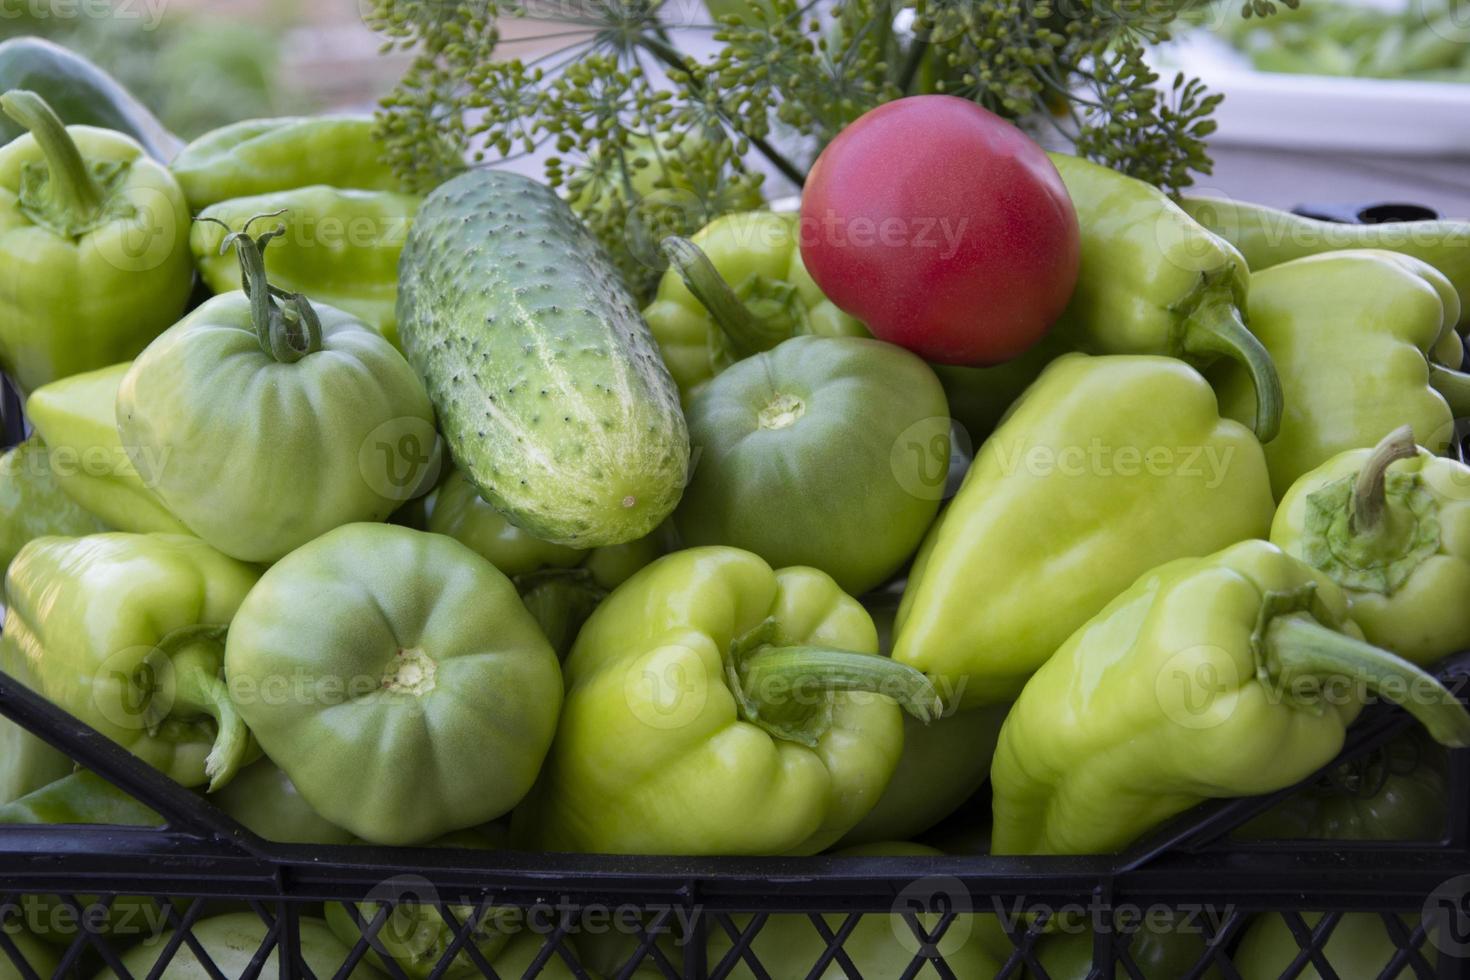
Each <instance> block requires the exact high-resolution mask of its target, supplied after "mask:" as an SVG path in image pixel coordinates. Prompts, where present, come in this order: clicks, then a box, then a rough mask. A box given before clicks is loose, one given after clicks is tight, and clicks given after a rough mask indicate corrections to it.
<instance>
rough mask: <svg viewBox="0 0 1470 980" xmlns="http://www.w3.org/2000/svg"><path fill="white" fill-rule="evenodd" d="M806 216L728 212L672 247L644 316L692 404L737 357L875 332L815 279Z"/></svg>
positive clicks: (763, 212) (682, 390)
mask: <svg viewBox="0 0 1470 980" xmlns="http://www.w3.org/2000/svg"><path fill="white" fill-rule="evenodd" d="M800 222H801V217H800V215H798V214H796V213H785V212H782V213H778V212H772V211H744V212H738V213H735V214H727V215H723V216H721V217H719V218H716V219H715V220H714V221H711V222H710V223H709V224H708V225H705V226H704V227H703V228H701V229H700V230H699V231H698V232H697V233H696V234H695V235H694V237H693V238H691V239H690V240H689V242H687V243H683V247H676V250H675V251H673V252H671V253H670V257H671V261H670V265H669V269H668V271H666V272H665V273H664V275H663V278H662V279H660V280H659V284H658V294H657V295H656V296H655V297H654V299H653V302H652V303H650V304H649V305H648V306H647V307H645V308H644V310H643V317H644V319H645V320H647V321H648V328H649V330H651V331H652V332H653V338H654V340H656V341H658V346H659V350H660V352H661V353H662V354H663V358H664V363H665V364H666V365H668V368H669V373H670V374H672V375H673V377H674V383H675V384H677V385H678V386H679V394H680V395H681V396H683V398H684V399H685V400H686V402H687V400H688V399H689V397H690V396H692V395H693V394H694V392H695V391H697V390H698V389H699V388H700V387H701V386H702V385H704V384H705V383H706V382H707V381H709V379H710V378H712V377H714V376H715V375H717V374H719V373H720V372H721V371H723V370H725V369H726V368H727V367H729V366H730V365H731V364H733V363H735V362H736V361H738V360H740V359H742V358H745V357H749V356H750V355H752V354H757V353H759V352H761V351H763V350H769V349H770V348H772V347H774V346H776V345H777V344H778V343H780V342H781V341H783V340H785V339H787V338H788V337H794V336H798V335H802V334H813V335H816V336H819V337H866V336H869V334H868V331H867V328H865V327H864V326H863V325H862V324H861V323H860V322H858V321H857V320H856V319H854V318H853V317H851V316H849V315H847V314H846V313H843V312H842V311H841V310H839V309H838V308H837V307H836V306H835V305H833V303H832V301H831V300H829V299H827V297H826V296H824V295H823V294H822V290H821V289H820V288H818V286H817V284H816V283H815V282H813V281H812V277H811V275H810V274H809V273H808V272H807V271H806V266H805V265H804V264H803V263H802V260H801V249H800V247H799V244H800V237H799V228H800ZM691 243H692V245H693V246H695V248H693V249H691V248H689V247H688V246H689V244H691ZM701 253H702V254H701ZM690 285H693V286H694V288H695V290H696V291H695V292H691V291H690Z"/></svg>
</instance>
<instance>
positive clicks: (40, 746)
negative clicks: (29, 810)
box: [0, 636, 75, 803]
mask: <svg viewBox="0 0 1470 980" xmlns="http://www.w3.org/2000/svg"><path fill="white" fill-rule="evenodd" d="M0 671H4V672H5V673H6V674H8V675H10V677H11V678H12V679H14V680H16V681H18V682H20V683H21V684H24V685H25V686H26V687H29V688H32V689H34V688H35V687H36V679H35V677H34V675H32V673H31V668H30V664H28V663H27V662H26V659H25V658H24V657H23V656H21V654H20V651H19V650H18V649H17V648H16V647H15V645H14V644H9V643H6V642H5V641H4V638H3V636H0ZM74 768H75V765H74V764H73V762H72V761H71V759H69V758H67V757H66V756H65V755H63V754H62V753H61V752H59V751H57V750H56V749H53V748H52V747H51V746H50V745H49V744H47V743H46V742H44V741H42V740H41V739H40V738H39V737H37V736H35V735H32V734H31V733H30V731H29V730H27V729H25V728H22V727H20V725H18V724H16V723H15V722H13V721H11V720H10V719H9V718H5V717H0V803H11V802H13V801H15V800H18V799H20V798H21V797H23V796H26V795H27V794H29V793H33V792H35V791H36V790H38V789H41V788H42V787H44V786H49V785H50V784H51V783H53V782H55V781H56V780H58V779H61V778H62V777H64V776H67V775H70V774H71V772H72V770H73V769H74Z"/></svg>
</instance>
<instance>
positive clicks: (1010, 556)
mask: <svg viewBox="0 0 1470 980" xmlns="http://www.w3.org/2000/svg"><path fill="white" fill-rule="evenodd" d="M1162 405H1167V406H1169V408H1168V411H1161V410H1160V409H1159V406H1162ZM1271 509H1272V504H1271V491H1270V486H1269V483H1268V480H1267V476H1266V463H1265V458H1264V456H1263V455H1262V453H1261V446H1260V444H1259V443H1258V442H1256V439H1255V437H1254V436H1253V435H1251V433H1250V430H1248V429H1246V428H1245V427H1244V426H1242V425H1240V424H1239V423H1237V422H1233V421H1230V420H1229V419H1222V418H1220V416H1219V413H1218V410H1217V409H1216V406H1215V395H1214V392H1212V391H1211V390H1210V386H1209V385H1208V384H1207V383H1206V382H1205V380H1204V378H1202V377H1200V375H1199V374H1198V373H1197V372H1196V371H1195V370H1194V369H1193V368H1191V367H1190V366H1189V365H1187V364H1185V363H1183V362H1182V361H1177V360H1174V359H1172V358H1164V357H1143V356H1123V355H1115V356H1110V357H1088V356H1087V355H1083V354H1069V355H1066V356H1063V357H1061V358H1059V359H1058V360H1056V361H1054V362H1053V363H1052V364H1051V366H1050V367H1048V368H1047V369H1046V371H1045V372H1043V373H1042V375H1041V377H1040V379H1038V380H1037V382H1036V383H1035V384H1034V385H1032V386H1031V387H1030V388H1029V389H1028V390H1027V392H1026V394H1025V395H1024V396H1023V397H1022V398H1021V400H1020V401H1019V402H1018V403H1017V404H1016V406H1015V408H1014V409H1013V410H1012V412H1011V415H1010V416H1009V417H1008V418H1007V419H1006V421H1005V422H1004V423H1002V424H1001V427H1000V428H999V429H997V430H996V431H995V433H994V434H993V435H992V436H991V437H990V439H988V440H987V441H986V442H985V444H984V445H983V446H982V447H981V449H980V452H979V455H977V456H976V457H975V462H974V464H973V465H972V466H971V468H970V472H969V474H968V475H967V476H966V477H965V482H964V483H963V484H962V485H961V487H960V490H959V492H958V493H957V494H956V495H955V497H954V499H953V500H952V501H951V502H950V504H949V507H948V509H947V510H945V511H944V512H943V513H942V514H941V515H940V517H939V520H938V522H937V523H936V524H935V526H934V527H933V528H932V529H931V530H930V532H929V536H928V538H927V539H926V540H925V542H924V545H923V547H922V548H921V549H920V551H919V556H918V557H917V558H916V559H915V561H914V565H913V568H912V569H911V571H910V573H909V582H908V587H907V588H906V589H905V591H904V596H903V602H902V604H901V605H900V606H899V611H898V626H897V629H898V634H897V639H896V641H895V644H894V652H893V656H894V659H895V660H898V661H900V662H902V663H906V664H909V665H911V666H913V667H917V668H919V669H920V670H922V671H924V672H925V673H926V674H928V675H929V677H930V679H931V680H933V681H934V682H935V684H936V686H937V687H938V688H939V690H940V693H941V694H942V695H943V696H944V697H945V700H946V703H950V704H959V705H961V706H962V707H967V708H968V707H978V706H981V705H987V704H997V703H1001V702H1004V701H1008V700H1011V699H1013V698H1014V697H1015V696H1016V695H1017V694H1018V693H1019V692H1020V690H1021V686H1022V685H1023V684H1025V682H1026V679H1027V678H1028V677H1030V676H1031V674H1032V672H1034V671H1035V670H1036V669H1037V668H1038V667H1040V666H1041V665H1042V664H1043V663H1045V662H1046V660H1047V658H1048V657H1050V656H1051V655H1052V654H1053V653H1054V652H1055V651H1056V649H1057V648H1058V647H1060V646H1061V645H1062V643H1063V642H1064V641H1065V640H1066V639H1067V637H1068V636H1069V635H1071V633H1072V631H1073V630H1075V629H1077V627H1079V626H1081V625H1082V624H1083V623H1085V622H1086V621H1087V620H1088V619H1090V618H1091V617H1092V616H1094V615H1096V614H1097V613H1098V612H1099V611H1100V610H1101V609H1102V608H1103V607H1104V606H1105V605H1107V604H1108V603H1109V602H1110V601H1112V599H1113V597H1114V596H1116V595H1117V594H1118V593H1119V592H1122V591H1123V590H1124V589H1126V588H1127V587H1128V586H1129V585H1130V584H1131V583H1132V582H1133V581H1134V580H1135V579H1136V578H1137V577H1138V576H1139V575H1141V574H1142V573H1143V572H1146V571H1147V570H1148V569H1150V568H1153V567H1154V566H1155V565H1158V564H1161V563H1163V562H1166V561H1170V560H1172V559H1175V558H1183V557H1188V556H1191V555H1205V554H1209V553H1210V552H1213V551H1216V550H1218V549H1220V548H1223V547H1225V546H1226V545H1230V544H1234V543H1235V542H1237V541H1243V540H1245V539H1246V538H1252V537H1263V536H1264V535H1265V534H1266V532H1267V531H1268V530H1269V528H1270V526H1271Z"/></svg>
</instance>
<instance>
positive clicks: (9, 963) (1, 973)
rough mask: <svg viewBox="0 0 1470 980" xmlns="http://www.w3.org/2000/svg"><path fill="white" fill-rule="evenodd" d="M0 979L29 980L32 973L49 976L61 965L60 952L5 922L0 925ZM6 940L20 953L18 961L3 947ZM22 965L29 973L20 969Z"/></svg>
mask: <svg viewBox="0 0 1470 980" xmlns="http://www.w3.org/2000/svg"><path fill="white" fill-rule="evenodd" d="M0 936H3V938H0V980H30V977H31V975H32V974H34V975H35V976H37V977H49V976H52V975H53V974H54V973H55V972H56V968H57V967H58V966H60V965H61V953H60V952H58V951H57V950H54V949H52V948H51V947H50V946H48V945H46V944H45V943H43V942H41V941H40V940H39V939H37V938H36V937H34V936H32V935H31V934H30V933H28V932H26V930H25V929H24V928H22V927H21V926H19V925H16V924H14V923H9V922H7V923H5V925H4V926H0ZM6 942H8V943H10V944H11V945H12V946H14V947H15V951H16V952H17V953H19V954H20V960H21V962H20V963H16V962H15V961H13V960H12V959H11V958H10V954H9V951H8V950H6V948H5V943H6ZM22 964H23V965H24V966H25V968H26V969H27V970H29V971H30V973H24V972H22V971H21V965H22Z"/></svg>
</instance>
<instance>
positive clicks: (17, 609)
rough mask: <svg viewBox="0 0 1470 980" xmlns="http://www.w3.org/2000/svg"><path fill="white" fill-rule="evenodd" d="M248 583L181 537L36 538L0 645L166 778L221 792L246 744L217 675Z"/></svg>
mask: <svg viewBox="0 0 1470 980" xmlns="http://www.w3.org/2000/svg"><path fill="white" fill-rule="evenodd" d="M256 575H257V573H256V571H255V569H253V568H251V567H250V566H248V565H245V564H243V563H241V562H237V561H234V560H233V559H230V558H226V557H225V556H224V555H221V554H220V553H219V552H217V551H215V550H214V549H213V548H210V547H209V546H208V545H206V544H205V543H204V542H202V541H200V540H198V539H197V538H189V537H183V536H181V535H164V534H160V535H147V534H122V533H111V534H94V535H91V536H90V537H85V538H38V539H37V540H35V541H32V542H31V543H30V544H28V545H26V546H25V548H24V549H22V550H21V553H20V555H19V556H18V557H17V558H16V559H15V561H14V562H12V563H11V565H10V572H9V574H8V575H7V576H6V579H5V600H6V606H7V607H8V612H7V615H6V619H5V633H4V636H3V637H0V646H3V647H4V648H6V650H5V661H6V662H7V663H8V662H10V661H11V658H13V657H18V658H19V659H21V660H23V661H25V663H26V666H27V669H28V670H29V671H30V674H31V680H32V681H33V683H31V686H33V687H34V688H35V690H36V691H37V692H39V693H40V694H42V695H44V696H45V697H47V698H49V699H50V700H51V701H53V702H54V703H55V704H57V705H58V706H59V707H62V708H65V709H66V710H67V711H70V712H71V713H72V714H73V715H75V716H76V717H77V718H79V719H81V720H82V721H84V722H86V723H87V724H89V725H91V726H92V727H93V728H95V729H97V730H98V731H99V732H101V733H102V734H103V735H106V736H107V737H108V738H111V739H112V740H113V741H115V742H117V743H118V744H120V745H122V746H123V747H124V748H126V749H127V750H128V751H130V752H132V753H133V754H134V755H136V756H138V757H139V758H141V759H142V760H143V761H145V762H147V763H148V764H150V765H152V766H154V767H156V768H158V769H160V770H162V771H163V772H164V773H165V774H166V775H167V776H169V777H170V778H171V779H173V780H175V781H177V782H180V783H183V784H184V785H185V786H197V785H199V784H201V783H208V784H209V785H210V788H211V789H219V788H220V787H222V786H224V785H225V784H226V783H228V782H229V781H230V779H231V778H233V776H234V775H235V773H236V771H237V770H238V769H239V768H240V767H241V766H242V765H244V764H245V763H246V762H248V761H250V755H251V752H252V750H253V747H254V746H253V742H252V740H251V738H250V732H249V731H247V730H246V727H245V722H244V721H243V720H242V718H241V713H240V712H239V711H238V710H237V709H236V707H235V705H234V703H233V702H232V701H231V699H230V697H229V692H228V691H226V690H225V685H224V683H223V681H222V680H221V678H220V676H219V674H220V666H221V660H222V656H223V653H224V644H223V642H222V640H223V636H224V632H225V629H226V628H227V627H228V626H229V623H230V620H231V619H232V618H233V617H234V615H235V611H236V610H237V609H238V608H239V607H240V603H241V602H242V601H243V600H244V598H245V594H246V593H247V592H249V591H250V588H251V586H252V585H254V584H255V580H256ZM28 683H30V682H28Z"/></svg>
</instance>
